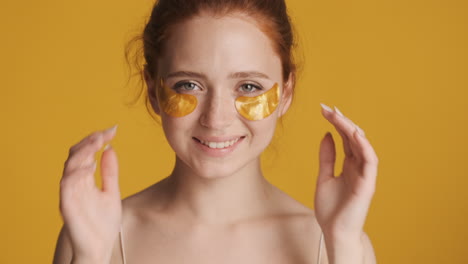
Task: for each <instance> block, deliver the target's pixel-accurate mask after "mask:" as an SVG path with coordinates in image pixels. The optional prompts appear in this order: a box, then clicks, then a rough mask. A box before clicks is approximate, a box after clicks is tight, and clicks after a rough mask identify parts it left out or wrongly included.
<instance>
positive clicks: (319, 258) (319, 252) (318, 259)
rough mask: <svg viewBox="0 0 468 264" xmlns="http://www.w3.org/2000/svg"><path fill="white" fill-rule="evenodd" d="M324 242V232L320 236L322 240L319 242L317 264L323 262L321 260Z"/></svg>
mask: <svg viewBox="0 0 468 264" xmlns="http://www.w3.org/2000/svg"><path fill="white" fill-rule="evenodd" d="M322 240H323V232H322V234H321V235H320V240H319V248H318V257H317V264H320V261H321V259H322Z"/></svg>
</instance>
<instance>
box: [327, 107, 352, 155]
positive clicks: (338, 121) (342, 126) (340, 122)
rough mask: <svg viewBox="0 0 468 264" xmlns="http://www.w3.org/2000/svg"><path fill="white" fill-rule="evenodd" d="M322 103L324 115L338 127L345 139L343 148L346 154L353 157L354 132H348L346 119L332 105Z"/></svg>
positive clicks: (337, 129) (339, 132)
mask: <svg viewBox="0 0 468 264" xmlns="http://www.w3.org/2000/svg"><path fill="white" fill-rule="evenodd" d="M321 105H322V115H323V116H324V117H325V119H327V120H328V121H329V122H330V123H331V124H332V125H333V126H334V127H335V129H336V131H337V132H338V134H340V136H341V138H342V140H343V150H344V153H345V156H346V157H348V158H351V157H353V151H352V148H351V144H350V139H352V134H348V133H346V125H347V124H346V122H345V121H344V119H343V118H342V117H341V116H340V115H339V114H338V113H337V112H335V111H333V110H332V109H331V108H330V107H328V106H326V105H324V104H321ZM350 136H351V137H350Z"/></svg>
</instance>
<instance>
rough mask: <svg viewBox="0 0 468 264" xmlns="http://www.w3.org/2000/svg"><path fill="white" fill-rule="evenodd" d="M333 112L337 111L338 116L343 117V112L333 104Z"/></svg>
mask: <svg viewBox="0 0 468 264" xmlns="http://www.w3.org/2000/svg"><path fill="white" fill-rule="evenodd" d="M334 108H335V112H337V113H338V114H339V115H340V116H342V117H344V115H343V113H341V111H340V109H338V107H336V106H334Z"/></svg>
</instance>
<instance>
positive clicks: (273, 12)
mask: <svg viewBox="0 0 468 264" xmlns="http://www.w3.org/2000/svg"><path fill="white" fill-rule="evenodd" d="M202 12H207V13H209V14H211V15H213V16H224V15H229V14H232V13H239V14H242V15H246V16H248V17H251V18H253V21H254V22H255V23H256V25H257V26H258V27H259V29H260V30H262V31H263V32H264V33H265V34H266V35H267V36H268V37H269V38H270V40H271V42H272V46H273V49H274V50H275V52H276V53H277V54H278V56H279V57H280V59H281V64H282V65H281V66H282V73H283V80H285V81H287V80H290V81H291V82H292V83H291V88H292V89H291V95H292V92H293V91H292V90H293V88H294V85H295V79H296V64H295V61H294V57H293V54H292V48H293V46H294V34H293V30H292V24H291V21H290V18H289V16H288V14H287V10H286V3H285V2H284V0H159V1H157V2H156V3H155V5H154V7H153V10H152V12H151V16H150V18H149V20H148V22H147V24H146V26H145V28H144V30H143V34H142V35H140V36H137V37H136V38H134V39H133V40H131V41H130V42H129V44H128V46H127V49H126V54H125V55H126V59H127V62H130V55H131V46H132V44H133V43H134V42H139V41H142V44H143V49H142V52H143V58H141V57H140V56H139V55H140V54H135V57H133V59H134V63H135V66H136V67H137V69H138V73H137V74H139V75H140V77H141V80H142V81H143V80H144V71H145V68H146V70H147V71H148V74H149V75H150V76H151V78H153V80H154V77H155V76H158V69H157V67H156V65H157V59H158V57H159V56H160V55H161V53H162V52H163V46H164V41H165V40H166V38H167V35H168V33H169V32H170V28H171V26H173V25H175V24H177V23H181V22H183V21H186V20H188V19H190V18H192V17H194V16H197V15H200V14H201V13H202ZM140 52H141V51H140ZM142 59H143V60H144V62H142V61H141V60H142ZM129 64H130V63H129ZM142 64H144V65H142ZM140 94H141V93H140ZM146 99H147V100H146V102H147V108H148V97H147V98H146Z"/></svg>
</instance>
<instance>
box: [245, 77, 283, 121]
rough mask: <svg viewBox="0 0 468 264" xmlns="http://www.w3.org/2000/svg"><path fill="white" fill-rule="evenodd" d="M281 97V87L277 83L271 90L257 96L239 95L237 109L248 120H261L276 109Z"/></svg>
mask: <svg viewBox="0 0 468 264" xmlns="http://www.w3.org/2000/svg"><path fill="white" fill-rule="evenodd" d="M279 99H280V89H279V87H278V84H277V83H275V85H273V87H272V88H271V89H270V90H268V91H267V92H265V93H263V94H261V95H258V96H255V97H247V96H240V97H237V99H236V109H237V112H239V114H241V115H242V116H243V117H245V118H246V119H248V120H252V121H254V120H260V119H263V118H265V117H267V116H269V115H271V113H273V111H275V109H276V106H277V105H278V103H279Z"/></svg>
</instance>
